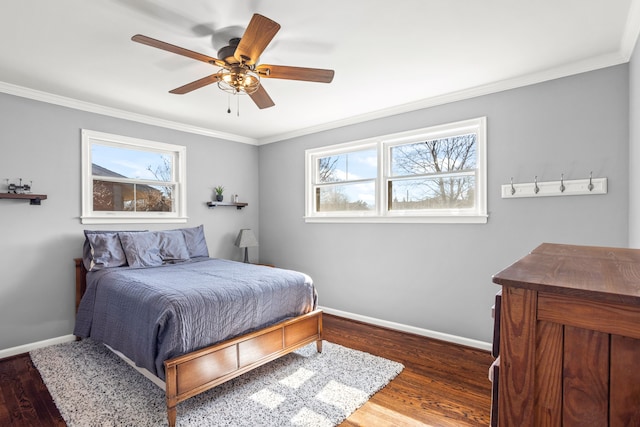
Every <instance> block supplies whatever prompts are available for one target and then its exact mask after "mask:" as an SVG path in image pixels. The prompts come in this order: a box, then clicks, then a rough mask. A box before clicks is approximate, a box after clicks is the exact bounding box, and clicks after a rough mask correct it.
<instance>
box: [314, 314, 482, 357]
mask: <svg viewBox="0 0 640 427" xmlns="http://www.w3.org/2000/svg"><path fill="white" fill-rule="evenodd" d="M319 308H321V309H322V310H323V311H324V312H325V313H327V314H334V315H336V316H340V317H346V318H347V319H351V320H357V321H360V322H364V323H370V324H372V325H376V326H382V327H385V328H389V329H395V330H397V331H402V332H409V333H411V334H416V335H421V336H423V337H428V338H433V339H436V340H440V341H447V342H452V343H455V344H460V345H464V346H467V347H473V348H477V349H480V350H487V351H491V347H492V345H491V343H488V342H484V341H478V340H474V339H471V338H465V337H459V336H457V335H451V334H445V333H442V332H437V331H432V330H430V329H423V328H417V327H415V326H410V325H404V324H402V323H396V322H389V321H387V320H381V319H376V318H374V317H368V316H362V315H360V314H355V313H349V312H347V311H341V310H334V309H333V308H329V307H319Z"/></svg>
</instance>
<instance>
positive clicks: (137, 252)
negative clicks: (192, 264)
mask: <svg viewBox="0 0 640 427" xmlns="http://www.w3.org/2000/svg"><path fill="white" fill-rule="evenodd" d="M118 235H119V237H120V242H121V243H122V248H123V249H124V253H125V256H126V258H127V263H128V264H129V266H131V267H154V266H158V265H163V264H166V263H175V262H180V261H187V260H188V259H189V250H188V249H187V244H186V242H185V239H184V235H183V234H182V232H181V231H180V230H168V231H147V232H143V233H130V232H120V233H118Z"/></svg>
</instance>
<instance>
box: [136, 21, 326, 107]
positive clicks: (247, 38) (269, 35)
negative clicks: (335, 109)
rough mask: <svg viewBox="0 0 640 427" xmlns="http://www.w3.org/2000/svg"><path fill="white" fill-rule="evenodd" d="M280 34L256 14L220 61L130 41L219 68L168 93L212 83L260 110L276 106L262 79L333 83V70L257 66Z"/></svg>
mask: <svg viewBox="0 0 640 427" xmlns="http://www.w3.org/2000/svg"><path fill="white" fill-rule="evenodd" d="M278 30H280V24H278V23H277V22H275V21H272V20H271V19H269V18H267V17H265V16H262V15H260V14H257V13H256V14H254V15H253V17H252V18H251V21H250V22H249V26H248V27H247V29H246V30H245V32H244V34H243V35H242V38H233V39H231V40H230V41H229V46H225V47H223V48H222V49H220V50H219V51H218V56H219V57H220V59H218V58H213V57H211V56H207V55H203V54H201V53H198V52H194V51H192V50H188V49H185V48H182V47H179V46H174V45H172V44H169V43H165V42H162V41H160V40H156V39H152V38H151V37H147V36H143V35H141V34H136V35H135V36H133V37H131V40H133V41H134V42H138V43H142V44H146V45H148V46H151V47H155V48H158V49H162V50H166V51H168V52H172V53H177V54H178V55H183V56H186V57H188V58H192V59H195V60H198V61H202V62H206V63H209V64H211V65H214V66H217V67H220V69H219V70H218V71H217V72H216V73H214V74H211V75H209V76H206V77H203V78H201V79H199V80H196V81H193V82H191V83H187V84H186V85H184V86H180V87H178V88H176V89H173V90H171V91H169V92H170V93H174V94H178V95H182V94H185V93H189V92H191V91H193V90H196V89H200V88H201V87H204V86H207V85H210V84H212V83H218V87H219V88H220V89H222V90H224V91H226V92H229V93H233V94H242V93H245V94H247V95H249V96H250V97H251V99H252V100H253V102H255V104H256V105H257V106H258V108H260V109H263V108H269V107H273V106H274V105H275V104H274V102H273V100H272V99H271V97H270V96H269V94H268V93H267V91H266V90H265V89H264V87H263V86H262V84H261V83H260V79H261V78H270V79H284V80H302V81H308V82H319V83H331V81H332V80H333V74H334V71H333V70H324V69H320V68H303V67H290V66H286V65H269V64H259V65H258V64H257V62H258V60H259V58H260V55H261V54H262V52H263V51H264V50H265V48H266V47H267V45H268V44H269V43H270V42H271V40H272V39H273V37H274V36H275V35H276V33H277V32H278Z"/></svg>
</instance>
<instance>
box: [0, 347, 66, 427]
mask: <svg viewBox="0 0 640 427" xmlns="http://www.w3.org/2000/svg"><path fill="white" fill-rule="evenodd" d="M0 426H16V427H17V426H20V427H31V426H32V427H36V426H38V427H39V426H60V427H62V426H66V424H65V422H64V420H63V419H62V416H61V415H60V412H58V408H56V405H55V404H54V403H53V400H52V399H51V395H50V394H49V392H48V391H47V387H46V386H45V385H44V383H43V382H42V378H40V373H39V372H38V370H37V369H36V368H35V366H33V363H31V358H29V354H28V353H24V354H19V355H17V356H13V357H7V358H6V359H0Z"/></svg>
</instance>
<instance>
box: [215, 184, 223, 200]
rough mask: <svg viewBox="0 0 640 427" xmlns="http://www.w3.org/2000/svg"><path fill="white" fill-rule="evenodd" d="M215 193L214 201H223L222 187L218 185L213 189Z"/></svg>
mask: <svg viewBox="0 0 640 427" xmlns="http://www.w3.org/2000/svg"><path fill="white" fill-rule="evenodd" d="M213 191H215V192H216V201H218V202H221V201H222V199H223V196H222V193H223V192H224V187H223V186H222V185H218V186H217V187H215V188H214V189H213Z"/></svg>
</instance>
